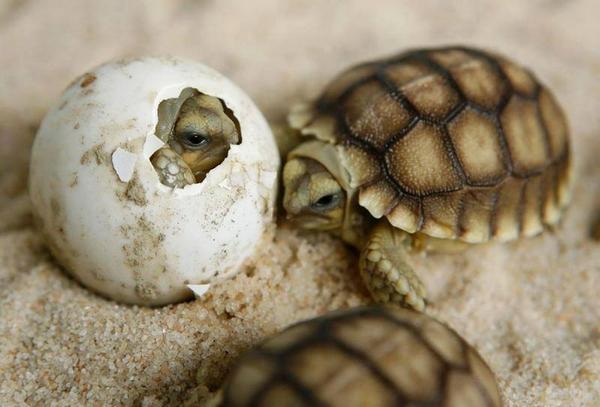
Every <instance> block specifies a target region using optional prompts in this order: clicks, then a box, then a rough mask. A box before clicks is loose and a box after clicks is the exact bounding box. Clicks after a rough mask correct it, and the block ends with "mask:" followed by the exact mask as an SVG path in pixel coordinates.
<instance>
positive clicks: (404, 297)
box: [359, 220, 425, 311]
mask: <svg viewBox="0 0 600 407" xmlns="http://www.w3.org/2000/svg"><path fill="white" fill-rule="evenodd" d="M412 245H413V235H411V234H409V233H406V232H404V231H402V230H400V229H396V228H394V227H393V226H391V225H390V224H389V223H388V222H387V221H386V220H382V221H380V222H379V223H378V224H377V225H376V226H375V228H373V230H372V231H371V234H370V236H369V239H368V240H367V242H366V244H365V247H364V248H363V250H362V253H361V254H360V263H359V268H360V274H361V275H362V277H363V280H364V281H365V284H366V286H367V288H368V289H369V291H370V292H371V295H372V296H373V299H374V300H375V301H376V302H379V303H384V304H391V305H397V306H401V307H406V308H413V309H415V310H417V311H423V310H424V309H425V288H424V286H423V283H422V282H421V280H420V279H419V278H418V277H417V275H416V274H415V272H414V270H413V268H412V267H411V266H410V265H409V263H408V261H407V260H408V251H409V250H411V248H412Z"/></svg>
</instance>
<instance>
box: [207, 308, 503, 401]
mask: <svg viewBox="0 0 600 407" xmlns="http://www.w3.org/2000/svg"><path fill="white" fill-rule="evenodd" d="M220 396H221V397H222V400H221V403H222V404H221V405H224V406H232V407H233V406H265V407H268V406H344V407H352V406H372V407H375V406H391V405H410V406H465V407H469V406H473V407H475V406H500V405H501V401H500V396H499V394H498V388H497V387H496V382H495V379H494V375H493V374H492V372H491V371H490V369H489V367H488V366H487V365H486V364H485V362H484V361H483V360H482V359H481V357H480V356H479V355H478V354H477V352H476V351H475V349H473V348H472V347H471V346H469V345H468V344H467V343H466V342H465V341H464V340H463V339H461V337H460V336H458V335H457V334H456V333H455V332H454V331H453V330H451V329H449V328H448V327H446V326H444V325H442V324H441V323H439V322H437V321H436V320H435V319H433V318H431V317H428V316H426V315H425V314H422V313H418V312H414V311H410V310H406V309H384V308H381V307H371V308H355V309H352V310H349V311H343V312H338V313H333V314H329V315H327V316H324V317H320V318H317V319H312V320H308V321H305V322H302V323H299V324H297V325H294V326H292V327H290V328H288V329H286V330H285V331H283V332H282V333H280V334H278V335H277V336H275V337H273V338H271V339H270V340H267V341H266V342H265V343H264V344H262V345H261V346H259V347H257V348H255V349H253V350H252V351H250V352H249V353H248V354H246V355H245V356H244V357H243V358H242V359H241V360H240V361H239V363H238V364H237V366H236V367H235V368H234V369H233V371H232V373H231V374H230V376H229V378H228V380H227V382H226V384H225V386H224V389H223V393H222V394H221V395H220ZM213 402H214V403H215V404H216V405H219V404H218V402H217V401H213Z"/></svg>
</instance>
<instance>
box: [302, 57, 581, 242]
mask: <svg viewBox="0 0 600 407" xmlns="http://www.w3.org/2000/svg"><path fill="white" fill-rule="evenodd" d="M324 117H334V119H335V137H336V143H338V144H340V145H342V146H343V147H344V148H343V154H345V155H346V163H347V164H346V166H347V167H348V171H349V172H350V174H351V176H352V178H353V179H354V180H356V181H357V183H358V185H357V187H358V188H359V191H360V201H359V202H360V204H361V205H362V206H364V207H366V208H367V209H368V210H369V212H370V213H371V214H372V215H373V216H375V217H381V216H387V218H388V219H389V221H390V222H391V223H392V224H393V225H394V226H396V227H399V228H401V229H404V230H406V231H408V232H411V233H414V232H417V231H421V232H423V233H426V234H429V235H431V236H435V237H440V238H457V239H461V240H464V241H467V242H483V241H487V240H489V239H499V240H510V239H514V238H517V237H518V236H521V235H523V236H531V235H535V234H537V233H539V232H541V231H542V230H543V226H544V224H548V225H550V224H554V223H556V222H557V221H558V220H559V218H560V214H561V210H562V209H563V208H564V206H565V205H566V203H567V201H568V199H569V193H568V189H569V188H568V187H569V183H570V182H569V178H570V151H569V138H568V129H567V124H566V120H565V117H564V114H563V112H562V110H561V108H560V107H559V105H558V104H557V103H556V101H555V99H554V97H553V96H552V94H551V93H550V91H549V90H548V89H547V88H545V87H544V86H543V85H542V84H540V83H539V82H538V81H537V79H536V78H535V76H533V74H531V73H530V72H529V71H527V70H526V69H524V68H522V67H520V66H519V65H517V64H515V63H513V62H511V61H509V60H507V59H505V58H503V57H501V56H497V55H493V54H490V53H487V52H484V51H481V50H476V49H470V48H461V47H450V48H438V49H422V50H415V51H409V52H406V53H403V54H400V55H398V56H395V57H392V58H387V59H383V60H378V61H374V62H371V63H366V64H362V65H359V66H357V67H354V68H351V69H350V70H348V71H346V72H344V73H342V74H341V75H340V76H338V77H337V78H336V79H335V80H334V81H333V82H332V83H331V84H330V85H329V86H328V87H327V89H326V90H325V91H324V93H323V95H322V96H321V98H320V99H319V100H318V101H317V103H316V105H315V112H314V115H313V118H312V121H311V123H318V122H319V119H323V118H324ZM311 123H309V124H308V125H307V126H310V125H311Z"/></svg>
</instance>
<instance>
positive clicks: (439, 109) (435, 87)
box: [402, 74, 460, 120]
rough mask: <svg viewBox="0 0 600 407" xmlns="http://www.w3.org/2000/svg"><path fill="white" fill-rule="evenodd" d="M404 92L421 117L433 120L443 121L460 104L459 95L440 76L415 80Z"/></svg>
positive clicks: (403, 88)
mask: <svg viewBox="0 0 600 407" xmlns="http://www.w3.org/2000/svg"><path fill="white" fill-rule="evenodd" d="M402 92H403V93H404V95H406V98H407V99H408V100H409V101H410V103H411V104H412V105H413V106H414V107H415V109H416V110H417V112H418V113H419V114H420V115H422V116H424V117H430V118H432V119H439V120H441V119H443V118H444V117H446V116H447V115H448V114H449V113H450V112H451V111H452V110H454V109H455V107H456V106H457V105H458V104H459V102H460V98H459V95H458V93H457V92H456V91H455V90H454V89H452V87H451V86H450V84H449V83H448V81H446V79H445V78H444V77H443V76H441V75H439V74H434V75H427V76H424V77H421V78H419V79H416V80H413V81H412V82H410V83H408V84H406V85H405V86H403V87H402Z"/></svg>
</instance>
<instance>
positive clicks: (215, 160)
mask: <svg viewBox="0 0 600 407" xmlns="http://www.w3.org/2000/svg"><path fill="white" fill-rule="evenodd" d="M239 142H240V134H239V131H238V129H237V127H236V125H235V123H234V122H233V120H232V119H231V118H230V117H229V115H228V114H227V112H226V111H225V107H224V105H223V103H222V102H221V101H220V100H219V99H218V98H215V97H212V96H208V95H204V94H201V93H199V94H196V95H193V96H191V97H189V98H188V99H186V100H185V102H184V103H183V104H182V105H181V109H180V110H179V115H178V117H177V121H176V122H175V126H174V128H173V134H172V137H171V138H170V140H169V145H170V146H171V148H172V149H173V150H175V151H176V152H177V153H178V154H179V155H180V156H181V158H182V159H183V161H184V162H185V163H186V164H187V165H188V167H189V168H190V170H191V171H192V173H193V174H194V177H195V178H196V182H200V181H202V180H203V179H204V177H205V176H206V174H207V173H208V171H210V170H211V169H213V168H214V167H216V166H217V165H219V164H220V163H221V162H222V161H223V160H224V159H225V157H226V156H227V152H228V151H229V147H230V145H231V144H238V143H239Z"/></svg>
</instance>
